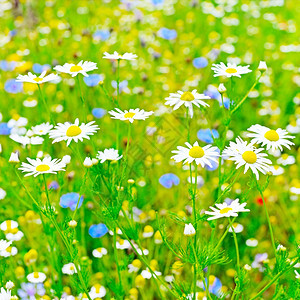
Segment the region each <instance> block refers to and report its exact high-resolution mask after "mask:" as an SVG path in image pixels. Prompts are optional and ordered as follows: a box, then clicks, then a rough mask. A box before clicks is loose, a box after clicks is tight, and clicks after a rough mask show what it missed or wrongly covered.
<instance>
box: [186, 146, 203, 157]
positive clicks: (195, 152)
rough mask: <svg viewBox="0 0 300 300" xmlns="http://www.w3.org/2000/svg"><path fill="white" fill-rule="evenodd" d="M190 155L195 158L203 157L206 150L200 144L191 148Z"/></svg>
mask: <svg viewBox="0 0 300 300" xmlns="http://www.w3.org/2000/svg"><path fill="white" fill-rule="evenodd" d="M189 156H191V157H193V158H201V157H202V156H204V150H203V149H202V148H201V147H200V146H194V147H192V148H191V149H190V151H189Z"/></svg>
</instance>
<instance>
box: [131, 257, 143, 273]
mask: <svg viewBox="0 0 300 300" xmlns="http://www.w3.org/2000/svg"><path fill="white" fill-rule="evenodd" d="M141 267H142V263H141V261H140V260H139V259H134V260H133V262H132V263H131V264H129V265H128V273H137V272H138V271H139V269H140V268H141Z"/></svg>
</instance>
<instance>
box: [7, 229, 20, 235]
mask: <svg viewBox="0 0 300 300" xmlns="http://www.w3.org/2000/svg"><path fill="white" fill-rule="evenodd" d="M18 231H19V230H18V228H14V229H12V228H7V230H6V231H5V234H8V233H12V234H16V233H18Z"/></svg>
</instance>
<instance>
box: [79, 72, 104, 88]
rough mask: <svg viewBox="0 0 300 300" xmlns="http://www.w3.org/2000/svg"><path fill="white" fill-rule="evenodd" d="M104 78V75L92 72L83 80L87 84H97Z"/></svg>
mask: <svg viewBox="0 0 300 300" xmlns="http://www.w3.org/2000/svg"><path fill="white" fill-rule="evenodd" d="M103 79H104V78H103V76H102V75H100V74H91V75H89V77H83V81H84V83H85V84H86V85H87V86H96V85H98V84H99V82H100V81H103Z"/></svg>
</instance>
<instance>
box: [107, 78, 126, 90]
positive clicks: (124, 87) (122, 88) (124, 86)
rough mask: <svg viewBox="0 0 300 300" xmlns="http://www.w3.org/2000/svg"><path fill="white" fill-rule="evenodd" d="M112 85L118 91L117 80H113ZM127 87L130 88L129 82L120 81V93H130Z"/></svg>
mask: <svg viewBox="0 0 300 300" xmlns="http://www.w3.org/2000/svg"><path fill="white" fill-rule="evenodd" d="M111 85H112V87H113V88H115V89H117V87H118V83H117V81H115V80H113V81H112V82H111ZM127 86H128V81H127V80H123V81H120V83H119V93H122V92H123V91H125V92H127V91H128V87H127Z"/></svg>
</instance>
